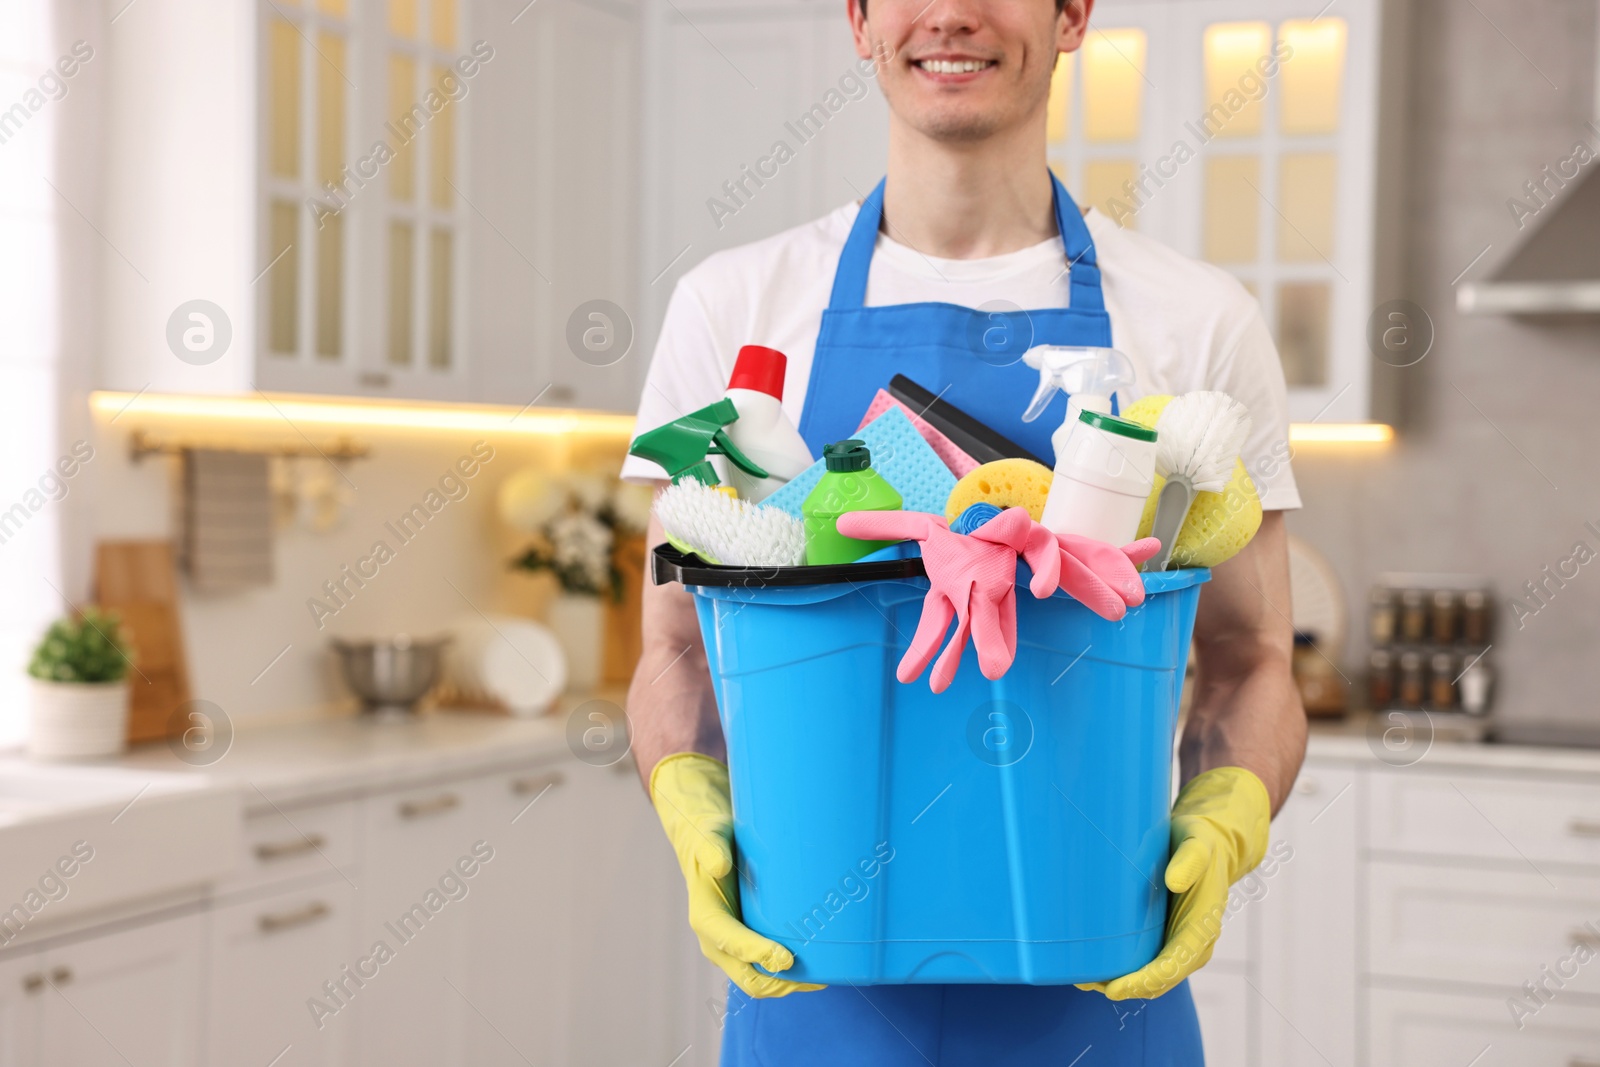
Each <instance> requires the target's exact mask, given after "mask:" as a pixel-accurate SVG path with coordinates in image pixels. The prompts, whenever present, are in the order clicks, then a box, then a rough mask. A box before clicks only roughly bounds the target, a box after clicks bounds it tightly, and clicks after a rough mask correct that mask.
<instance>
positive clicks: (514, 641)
mask: <svg viewBox="0 0 1600 1067" xmlns="http://www.w3.org/2000/svg"><path fill="white" fill-rule="evenodd" d="M450 632H451V636H452V637H454V639H455V640H454V642H453V643H452V645H451V648H450V681H451V683H452V684H453V685H455V686H456V687H457V688H458V689H461V690H464V691H467V692H481V693H487V694H488V695H490V696H492V697H494V698H496V699H497V700H499V701H501V702H502V703H504V704H505V705H506V706H507V707H508V708H510V709H511V713H512V714H513V715H530V716H531V715H542V714H543V713H544V712H545V711H547V710H549V708H550V705H552V704H554V703H555V701H556V698H557V697H559V696H560V695H561V694H562V692H563V691H564V690H565V689H566V687H567V656H566V653H565V652H563V651H562V649H561V643H560V642H559V641H557V640H556V637H555V634H553V633H551V632H550V630H549V629H548V628H546V627H544V626H541V625H540V624H539V623H537V622H534V621H533V620H532V619H524V618H519V617H517V616H514V615H489V616H481V615H475V616H472V617H471V618H467V619H462V620H461V621H459V622H458V623H456V624H455V625H454V626H452V627H451V628H450Z"/></svg>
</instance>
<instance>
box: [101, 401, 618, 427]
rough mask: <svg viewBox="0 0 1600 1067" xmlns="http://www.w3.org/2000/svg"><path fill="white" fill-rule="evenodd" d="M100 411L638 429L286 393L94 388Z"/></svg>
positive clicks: (598, 420)
mask: <svg viewBox="0 0 1600 1067" xmlns="http://www.w3.org/2000/svg"><path fill="white" fill-rule="evenodd" d="M89 405H90V407H91V408H92V409H93V410H94V411H95V412H96V413H98V414H103V415H107V416H111V417H115V416H117V415H118V414H119V413H122V414H125V415H144V416H159V417H165V418H195V419H226V420H236V421H252V422H262V423H279V424H283V425H287V426H344V427H354V426H380V427H393V428H395V429H405V430H471V431H478V432H484V433H516V434H551V435H556V434H569V433H612V434H617V435H619V436H631V435H632V434H633V416H631V415H609V414H602V413H599V412H588V411H550V410H547V409H540V408H528V409H521V408H516V407H512V406H510V405H504V406H502V405H498V404H428V403H421V402H409V401H393V400H363V399H355V398H349V399H346V398H339V399H333V400H322V399H313V398H309V397H305V396H297V395H293V394H283V393H258V394H256V395H255V396H186V395H177V394H171V393H142V394H139V393H116V392H104V391H101V392H95V393H91V394H90V395H89Z"/></svg>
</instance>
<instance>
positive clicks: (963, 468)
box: [856, 389, 978, 478]
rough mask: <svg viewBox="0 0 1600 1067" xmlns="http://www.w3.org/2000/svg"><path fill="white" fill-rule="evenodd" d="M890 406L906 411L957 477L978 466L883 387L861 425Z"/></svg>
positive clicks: (923, 437)
mask: <svg viewBox="0 0 1600 1067" xmlns="http://www.w3.org/2000/svg"><path fill="white" fill-rule="evenodd" d="M890 408H899V409H900V410H901V411H903V412H905V413H906V418H908V419H910V420H911V425H913V426H915V427H916V428H917V432H918V433H920V434H921V435H922V439H923V440H924V441H926V442H928V446H929V447H930V448H932V449H933V452H934V455H936V456H938V457H939V459H940V460H941V461H942V462H943V463H944V465H945V466H946V467H949V468H950V473H951V474H954V475H955V476H956V477H957V478H960V477H961V476H963V475H964V474H966V473H967V472H968V471H970V470H973V469H975V468H976V467H977V466H978V461H977V460H975V459H973V458H972V457H971V456H969V455H967V454H966V453H965V452H963V451H961V449H960V448H959V447H958V446H957V445H956V443H955V442H954V441H952V440H950V438H948V437H946V436H945V435H944V434H942V433H940V432H939V431H938V430H936V429H934V428H933V424H932V423H930V422H928V420H926V419H924V418H923V417H922V416H921V415H918V414H917V413H916V412H915V411H913V410H912V409H911V408H909V407H907V406H906V405H905V404H903V403H901V402H900V401H898V400H896V399H895V398H894V397H892V396H890V395H889V394H888V392H887V391H885V390H883V389H879V390H878V395H877V396H875V397H873V398H872V406H871V407H869V408H867V414H866V416H865V417H864V418H863V419H862V420H861V426H865V425H866V424H867V423H869V422H871V421H872V420H873V419H875V418H877V417H878V416H879V415H882V414H883V413H884V412H885V411H888V410H889V409H890ZM861 426H857V427H856V433H860V432H861Z"/></svg>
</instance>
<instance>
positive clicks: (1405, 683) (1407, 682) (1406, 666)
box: [1397, 652, 1428, 709]
mask: <svg viewBox="0 0 1600 1067" xmlns="http://www.w3.org/2000/svg"><path fill="white" fill-rule="evenodd" d="M1427 688H1428V687H1427V679H1426V677H1425V672H1424V671H1423V663H1422V653H1421V652H1402V653H1400V681H1399V684H1398V686H1397V689H1398V693H1397V696H1398V699H1399V703H1400V706H1401V707H1402V708H1410V709H1417V708H1420V707H1422V702H1423V701H1424V700H1425V699H1426V698H1427Z"/></svg>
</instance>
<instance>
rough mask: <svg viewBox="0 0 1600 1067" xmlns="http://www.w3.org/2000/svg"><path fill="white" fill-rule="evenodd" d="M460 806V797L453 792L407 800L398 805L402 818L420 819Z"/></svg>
mask: <svg viewBox="0 0 1600 1067" xmlns="http://www.w3.org/2000/svg"><path fill="white" fill-rule="evenodd" d="M460 806H461V798H460V797H458V796H456V795H455V794H454V793H440V794H439V795H438V796H436V797H431V798H429V799H427V800H407V801H404V802H402V803H401V805H400V817H401V818H402V819H421V818H425V817H427V816H429V815H441V814H443V813H444V812H447V811H454V810H455V809H456V808H459V807H460Z"/></svg>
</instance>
